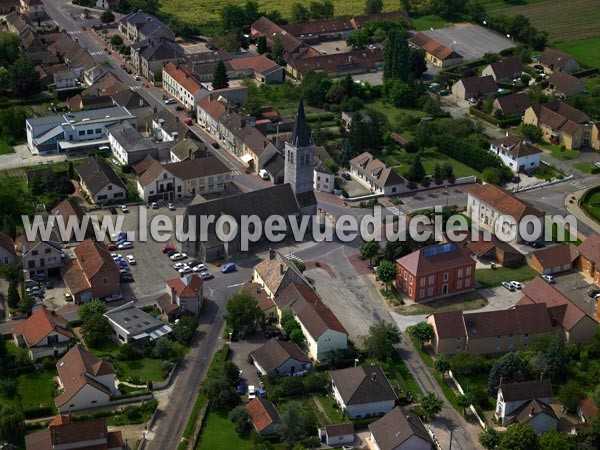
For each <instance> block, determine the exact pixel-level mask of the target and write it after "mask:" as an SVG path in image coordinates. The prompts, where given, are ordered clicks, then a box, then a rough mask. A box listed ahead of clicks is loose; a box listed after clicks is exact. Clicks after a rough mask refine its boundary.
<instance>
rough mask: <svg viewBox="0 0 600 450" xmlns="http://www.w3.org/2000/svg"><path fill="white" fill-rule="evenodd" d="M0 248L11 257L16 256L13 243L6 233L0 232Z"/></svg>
mask: <svg viewBox="0 0 600 450" xmlns="http://www.w3.org/2000/svg"><path fill="white" fill-rule="evenodd" d="M0 247H2V248H3V249H4V250H6V251H7V252H8V253H10V254H12V255H16V254H17V251H16V249H15V242H14V241H13V240H12V238H11V237H10V236H9V235H8V234H6V233H2V232H0Z"/></svg>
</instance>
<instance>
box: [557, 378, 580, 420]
mask: <svg viewBox="0 0 600 450" xmlns="http://www.w3.org/2000/svg"><path fill="white" fill-rule="evenodd" d="M585 397H586V393H585V391H584V390H583V388H582V387H581V385H580V384H579V383H578V382H577V381H575V380H570V381H568V382H567V383H566V384H565V385H564V386H563V387H561V388H560V391H559V393H558V401H560V403H561V405H562V406H564V408H565V409H566V410H567V411H569V412H571V413H574V412H576V411H577V407H578V406H579V403H581V400H583V399H584V398H585Z"/></svg>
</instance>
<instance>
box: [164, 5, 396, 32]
mask: <svg viewBox="0 0 600 450" xmlns="http://www.w3.org/2000/svg"><path fill="white" fill-rule="evenodd" d="M245 2H246V0H223V1H219V0H163V1H162V2H160V12H162V13H163V14H167V15H169V16H172V17H176V18H178V19H180V20H181V21H183V22H188V23H191V24H194V25H197V26H200V27H202V26H205V25H210V24H214V23H215V22H217V21H218V20H219V11H220V9H221V7H222V6H223V5H224V4H231V3H233V4H238V5H243V4H244V3H245ZM293 3H294V2H291V1H285V0H268V1H266V2H259V4H260V11H261V12H267V13H268V12H271V11H274V10H278V11H279V12H280V13H281V15H282V16H283V17H284V18H289V17H290V14H291V10H292V5H293ZM333 5H334V7H335V15H336V16H352V15H358V14H364V11H365V2H364V0H333ZM383 5H384V7H383V10H384V11H386V12H387V11H394V10H397V9H398V8H399V4H398V2H397V1H393V0H383ZM305 6H307V5H306V4H305Z"/></svg>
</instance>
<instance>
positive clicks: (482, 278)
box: [475, 265, 537, 288]
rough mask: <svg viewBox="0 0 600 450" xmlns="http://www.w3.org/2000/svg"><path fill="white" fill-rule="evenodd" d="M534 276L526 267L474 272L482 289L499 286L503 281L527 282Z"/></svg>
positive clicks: (533, 272)
mask: <svg viewBox="0 0 600 450" xmlns="http://www.w3.org/2000/svg"><path fill="white" fill-rule="evenodd" d="M536 275H537V272H536V271H535V270H533V269H532V268H531V267H529V266H527V265H524V266H521V267H515V268H513V267H496V268H495V269H477V270H475V280H477V281H478V282H479V284H481V287H484V288H488V287H494V286H500V284H501V283H502V282H503V281H528V280H531V279H532V278H534V277H535V276H536Z"/></svg>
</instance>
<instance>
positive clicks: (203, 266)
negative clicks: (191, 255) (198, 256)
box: [193, 264, 208, 272]
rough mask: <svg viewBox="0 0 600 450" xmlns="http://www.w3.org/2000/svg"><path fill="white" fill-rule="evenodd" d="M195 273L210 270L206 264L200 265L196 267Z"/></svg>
mask: <svg viewBox="0 0 600 450" xmlns="http://www.w3.org/2000/svg"><path fill="white" fill-rule="evenodd" d="M193 269H194V272H207V271H208V269H207V268H206V266H205V265H204V264H198V265H197V266H194V268H193Z"/></svg>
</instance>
